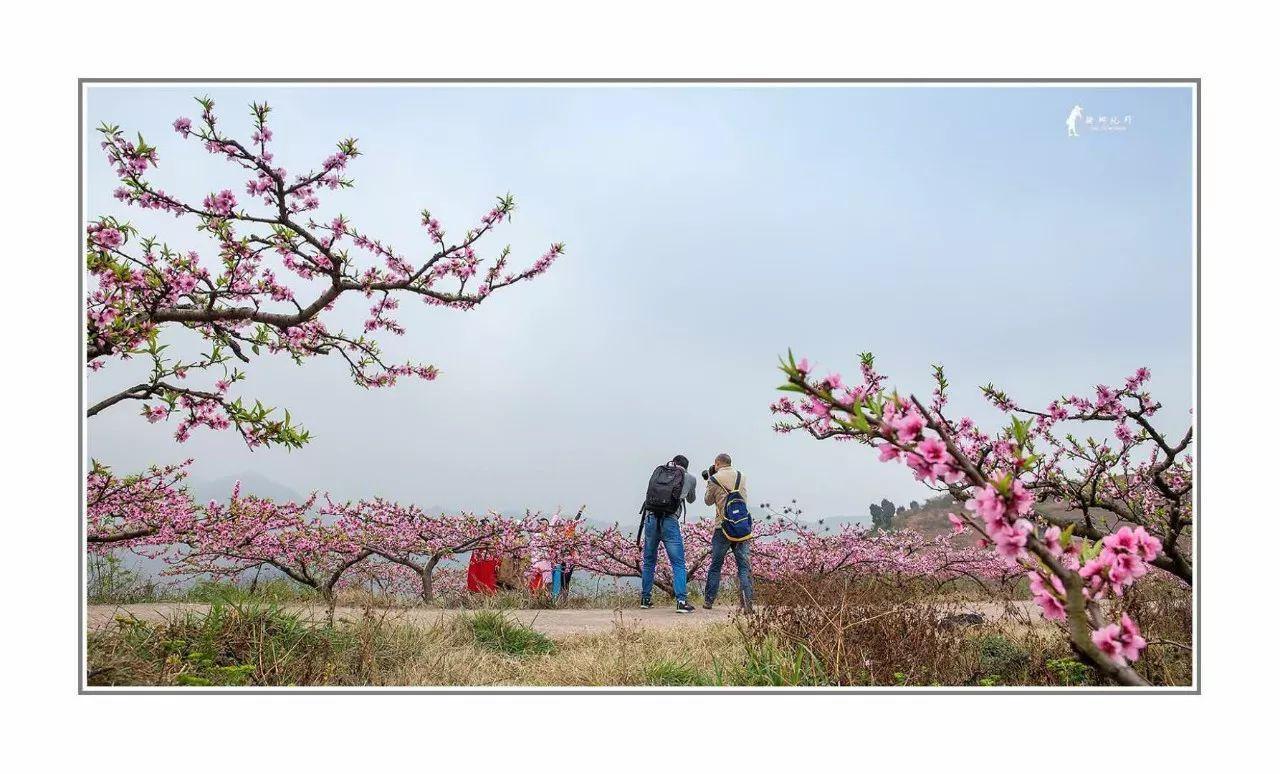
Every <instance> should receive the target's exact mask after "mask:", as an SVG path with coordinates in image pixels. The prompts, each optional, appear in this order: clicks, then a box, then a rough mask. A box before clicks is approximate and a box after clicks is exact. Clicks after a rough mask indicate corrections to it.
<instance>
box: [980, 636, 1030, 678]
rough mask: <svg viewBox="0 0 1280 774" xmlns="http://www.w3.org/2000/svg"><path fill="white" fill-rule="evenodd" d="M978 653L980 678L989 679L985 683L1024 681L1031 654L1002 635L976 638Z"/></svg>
mask: <svg viewBox="0 0 1280 774" xmlns="http://www.w3.org/2000/svg"><path fill="white" fill-rule="evenodd" d="M978 654H979V655H978V669H979V671H981V672H982V674H983V678H982V679H983V680H990V681H991V682H989V683H986V684H988V685H990V684H995V683H1005V684H1021V683H1024V682H1025V681H1026V677H1027V665H1028V664H1030V663H1031V656H1030V654H1028V653H1027V652H1026V651H1025V650H1023V649H1022V648H1019V647H1018V646H1017V645H1014V644H1013V643H1012V642H1009V640H1007V639H1005V638H1004V637H1002V636H1000V635H998V634H988V635H985V636H983V637H982V638H980V639H979V640H978ZM980 684H981V683H980Z"/></svg>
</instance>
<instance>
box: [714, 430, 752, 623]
mask: <svg viewBox="0 0 1280 774" xmlns="http://www.w3.org/2000/svg"><path fill="white" fill-rule="evenodd" d="M702 477H703V478H704V479H706V481H707V493H706V496H705V498H704V500H703V501H704V502H705V503H706V504H707V505H714V506H715V507H716V529H715V532H714V533H712V536H711V566H710V567H709V568H707V585H706V592H705V593H704V594H703V603H702V606H703V607H704V608H706V609H707V610H710V609H711V606H712V605H714V604H715V601H716V594H718V593H719V592H720V568H721V567H723V566H724V557H725V554H727V553H728V552H729V551H730V550H732V551H733V563H734V564H735V565H737V567H738V589H739V591H740V592H741V595H742V609H743V611H744V612H746V613H751V611H752V607H751V598H752V589H751V534H750V531H751V521H750V518H751V517H750V514H749V512H748V510H747V508H746V498H747V486H746V480H745V478H744V477H743V475H742V474H741V473H740V472H738V471H737V470H735V469H734V468H733V460H732V459H731V458H730V457H729V455H728V454H724V453H721V454H718V455H716V461H715V463H714V464H712V466H711V467H710V469H708V470H704V471H703V472H702ZM726 506H728V509H729V511H730V512H731V514H730V516H731V518H734V517H736V516H737V515H738V514H742V518H741V520H742V521H745V528H740V525H739V524H738V523H735V524H728V525H727V524H726V523H725V510H726ZM742 529H745V532H744V531H742Z"/></svg>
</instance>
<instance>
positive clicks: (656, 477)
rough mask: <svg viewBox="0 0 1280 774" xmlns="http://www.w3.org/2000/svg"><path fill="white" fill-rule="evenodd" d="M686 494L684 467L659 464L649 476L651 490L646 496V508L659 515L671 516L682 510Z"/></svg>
mask: <svg viewBox="0 0 1280 774" xmlns="http://www.w3.org/2000/svg"><path fill="white" fill-rule="evenodd" d="M682 494H684V468H682V467H680V466H679V465H672V464H670V463H667V464H666V465H659V466H658V467H656V468H654V469H653V475H652V476H649V490H648V491H647V492H646V493H645V496H644V509H643V510H645V511H648V512H649V513H653V514H656V515H658V516H671V515H673V514H675V513H676V512H677V511H679V510H680V501H681V499H682V498H681V495H682Z"/></svg>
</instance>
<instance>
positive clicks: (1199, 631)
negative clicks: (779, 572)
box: [75, 77, 1204, 696]
mask: <svg viewBox="0 0 1280 774" xmlns="http://www.w3.org/2000/svg"><path fill="white" fill-rule="evenodd" d="M125 83H172V84H180V83H190V84H203V85H210V86H217V85H222V84H240V83H263V84H316V85H321V84H328V83H366V84H370V85H397V84H433V83H439V84H447V83H454V84H470V83H474V84H480V83H499V84H513V85H523V84H534V83H550V84H565V85H571V84H603V83H622V84H634V85H645V84H691V85H693V84H745V85H752V84H805V83H819V84H832V85H849V84H853V85H856V84H876V83H900V84H939V85H944V86H945V85H957V84H998V83H1008V84H1020V85H1025V86H1034V85H1037V84H1080V85H1082V86H1084V85H1094V84H1144V83H1145V84H1185V85H1187V86H1190V87H1192V88H1193V90H1194V94H1195V118H1194V122H1195V130H1196V147H1195V156H1194V162H1193V163H1194V172H1195V181H1196V183H1195V191H1194V192H1193V196H1194V198H1195V211H1196V216H1195V233H1196V237H1195V245H1194V250H1195V255H1194V260H1193V263H1194V264H1195V281H1196V290H1195V299H1194V304H1195V308H1194V313H1195V341H1194V346H1195V398H1194V400H1193V411H1194V412H1195V420H1194V423H1195V447H1194V448H1195V459H1194V460H1193V462H1192V469H1193V474H1194V479H1195V481H1196V486H1195V493H1194V495H1193V499H1194V501H1195V516H1196V519H1195V530H1194V533H1193V539H1194V540H1195V557H1196V582H1195V585H1194V595H1195V607H1196V615H1195V629H1194V633H1195V640H1194V641H1193V642H1192V645H1193V647H1194V648H1195V653H1196V659H1195V661H1196V663H1195V678H1194V683H1195V685H1194V687H1192V688H1161V689H1129V688H1122V687H1118V686H1117V687H1114V688H1095V689H1085V690H1080V689H1073V688H1066V689H1057V690H1055V689H1027V690H1012V689H1009V688H1003V689H1001V688H993V689H967V690H961V689H957V688H952V689H945V688H942V689H938V690H933V689H928V690H913V689H903V688H830V689H825V688H763V689H749V688H748V689H741V688H702V689H698V688H689V689H672V688H645V687H634V688H625V687H622V686H614V687H609V688H600V689H583V688H580V687H564V688H520V687H517V686H503V687H495V688H479V687H471V688H467V687H457V688H450V687H427V686H418V687H405V688H393V687H388V688H352V689H336V688H329V689H312V688H284V687H281V688H273V687H262V688H252V689H230V690H209V689H203V690H201V689H186V690H184V689H176V688H175V689H170V688H149V689H148V688H139V689H111V688H105V689H97V688H90V687H88V686H87V685H86V672H85V659H86V650H87V636H88V627H87V619H86V617H85V616H86V611H85V586H84V561H83V554H84V546H85V535H84V529H85V525H84V518H83V514H84V511H85V487H84V480H85V479H84V473H85V456H84V455H85V445H84V437H85V433H84V423H85V417H84V406H85V394H84V393H85V375H84V349H83V348H84V328H83V323H84V320H83V317H84V284H85V277H84V267H83V264H81V263H79V261H80V260H81V259H80V257H79V254H78V253H79V247H78V246H79V244H80V239H81V231H82V229H83V227H84V218H85V212H84V184H85V179H84V178H85V175H84V161H85V159H84V102H85V100H84V96H85V91H84V87H85V86H86V85H89V84H125ZM1202 99H1203V84H1202V82H1201V78H1198V77H1197V78H78V79H77V80H76V106H77V108H76V161H77V164H76V231H75V233H76V244H77V257H76V260H77V269H76V277H77V283H76V286H77V292H78V293H79V299H78V303H77V307H76V342H77V344H76V352H77V355H78V361H77V363H76V373H77V378H78V383H77V395H78V411H79V414H78V416H77V421H76V432H77V434H76V449H77V451H78V453H79V459H78V462H77V466H76V470H77V479H76V483H75V486H76V491H77V492H78V493H79V494H78V502H79V504H80V510H79V515H78V516H77V519H76V523H77V530H76V533H77V539H76V547H75V556H76V609H77V613H78V616H79V619H78V621H77V633H76V643H77V644H76V648H77V660H76V665H77V666H76V668H77V674H76V693H78V694H80V695H86V694H88V695H94V694H102V695H120V694H149V695H161V696H162V695H173V694H185V695H206V696H207V695H224V694H258V695H263V694H268V695H269V694H302V693H307V694H325V695H343V694H381V695H395V694H418V695H423V694H470V695H520V694H535V695H537V694H542V695H554V694H578V695H588V696H589V695H593V694H604V695H610V694H613V695H626V694H649V695H654V694H658V695H671V694H719V695H725V696H732V695H737V694H748V695H784V694H790V695H795V694H813V695H831V694H845V695H863V694H870V695H884V694H896V695H906V694H928V695H953V696H972V695H983V696H989V695H999V696H1016V695H1053V694H1071V695H1098V694H1116V693H1123V694H1127V695H1171V694H1172V695H1183V696H1199V695H1200V693H1201V691H1202V688H1201V685H1202V683H1203V668H1204V651H1203V648H1202V647H1201V641H1202V640H1203V639H1204V630H1203V628H1202V626H1201V609H1200V602H1201V595H1200V589H1201V585H1202V582H1203V581H1202V573H1203V562H1202V561H1201V551H1200V548H1201V540H1200V518H1199V516H1200V499H1201V498H1200V483H1199V482H1200V480H1201V479H1200V448H1201V447H1200V441H1201V437H1202V436H1201V430H1202V423H1201V416H1202V413H1201V405H1200V404H1201V403H1202V401H1200V388H1201V368H1200V336H1201V323H1200V280H1201V276H1200V248H1201V241H1202V238H1203V237H1202V233H1201V221H1200V201H1201V199H1200V196H1201V186H1202V183H1201V175H1200V160H1201V127H1202V123H1201V100H1202Z"/></svg>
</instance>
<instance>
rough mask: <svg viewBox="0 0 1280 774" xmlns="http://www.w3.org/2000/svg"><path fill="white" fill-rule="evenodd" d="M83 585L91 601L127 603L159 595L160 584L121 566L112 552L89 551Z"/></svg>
mask: <svg viewBox="0 0 1280 774" xmlns="http://www.w3.org/2000/svg"><path fill="white" fill-rule="evenodd" d="M87 569H88V576H87V578H86V581H87V586H88V588H87V589H86V591H87V594H88V597H89V602H90V604H95V605H99V604H108V605H128V604H133V603H135V602H148V601H151V600H153V599H155V598H156V597H158V596H159V595H160V585H159V584H158V583H156V582H155V581H154V580H152V579H151V578H149V577H146V576H145V575H143V574H142V573H140V572H138V571H137V570H134V569H131V568H129V567H125V566H124V561H123V560H122V559H120V557H118V556H116V555H115V554H110V553H101V554H100V553H90V554H89V555H88V559H87Z"/></svg>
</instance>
